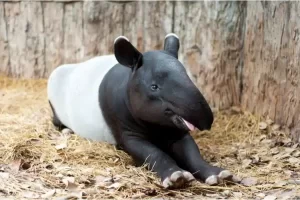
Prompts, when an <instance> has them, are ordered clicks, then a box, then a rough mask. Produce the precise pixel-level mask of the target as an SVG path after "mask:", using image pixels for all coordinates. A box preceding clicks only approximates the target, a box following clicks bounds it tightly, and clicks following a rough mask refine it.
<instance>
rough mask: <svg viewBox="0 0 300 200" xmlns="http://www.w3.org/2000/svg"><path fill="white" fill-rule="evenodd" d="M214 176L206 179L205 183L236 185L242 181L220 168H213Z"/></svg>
mask: <svg viewBox="0 0 300 200" xmlns="http://www.w3.org/2000/svg"><path fill="white" fill-rule="evenodd" d="M211 173H212V175H210V176H208V177H207V178H206V179H205V183H206V184H208V185H218V184H219V183H222V182H223V181H225V180H226V181H230V182H234V183H239V182H240V181H241V179H240V178H239V177H237V176H234V175H233V174H232V173H231V172H230V171H229V170H225V169H222V168H219V167H213V168H212V172H211Z"/></svg>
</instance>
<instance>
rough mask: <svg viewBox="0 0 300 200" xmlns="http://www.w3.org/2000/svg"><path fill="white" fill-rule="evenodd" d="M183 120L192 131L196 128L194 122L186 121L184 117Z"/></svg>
mask: <svg viewBox="0 0 300 200" xmlns="http://www.w3.org/2000/svg"><path fill="white" fill-rule="evenodd" d="M182 119H183V118H182ZM183 121H184V123H185V125H186V126H187V127H188V128H189V129H190V131H193V130H195V126H194V125H193V124H191V123H190V122H188V121H185V120H184V119H183Z"/></svg>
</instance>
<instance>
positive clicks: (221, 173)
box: [47, 33, 234, 188]
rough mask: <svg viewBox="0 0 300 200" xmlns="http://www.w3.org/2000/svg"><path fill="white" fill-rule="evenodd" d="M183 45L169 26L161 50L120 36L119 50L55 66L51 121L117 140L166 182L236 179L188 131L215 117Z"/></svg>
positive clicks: (97, 137) (51, 79)
mask: <svg viewBox="0 0 300 200" xmlns="http://www.w3.org/2000/svg"><path fill="white" fill-rule="evenodd" d="M179 46H180V44H179V39H178V36H177V35H176V34H174V33H170V34H168V35H166V37H165V40H164V49H163V50H153V51H147V52H144V53H141V52H139V51H138V50H137V49H136V48H135V47H134V46H133V45H132V44H131V43H130V41H129V40H128V39H127V38H126V37H124V36H119V37H117V38H116V39H115V41H114V54H112V55H103V56H98V57H95V58H92V59H90V60H87V61H84V62H81V63H77V64H65V65H61V66H59V67H57V68H56V69H55V70H54V71H53V72H52V73H51V75H50V77H49V79H48V86H47V92H48V100H49V103H50V107H51V109H52V112H53V124H54V125H55V126H56V127H58V128H59V130H63V129H66V128H68V129H70V130H72V131H73V132H74V133H75V134H78V135H79V136H81V137H83V138H86V139H90V140H95V141H102V142H107V143H110V144H113V145H116V146H117V147H118V148H119V149H122V150H123V151H125V152H127V153H128V154H129V155H130V156H131V157H132V158H133V159H134V161H136V163H137V164H139V165H142V164H148V166H149V168H150V169H151V170H153V171H154V172H156V173H157V175H158V176H159V177H160V178H161V181H162V185H163V186H164V187H165V188H178V187H181V186H183V185H185V184H186V183H188V182H191V181H193V180H195V179H197V180H200V181H203V182H205V183H207V184H209V185H216V184H218V183H220V181H222V180H224V179H230V180H233V179H234V176H233V175H232V174H231V172H229V171H228V170H225V169H222V168H219V167H216V166H212V165H210V164H209V163H208V162H206V161H205V160H204V159H203V158H202V156H201V155H200V151H199V149H198V146H197V144H196V143H195V141H194V140H193V138H192V136H191V135H190V134H189V132H190V131H193V130H194V129H195V128H198V129H199V130H209V129H210V128H211V126H212V123H213V120H214V117H213V113H212V111H211V109H210V107H209V105H208V103H207V101H206V100H205V98H204V97H203V95H202V94H201V92H200V91H199V89H198V88H197V87H196V86H195V85H194V83H193V82H192V81H191V79H190V78H189V76H188V74H187V71H186V69H185V67H184V66H183V64H182V63H181V62H180V61H179V60H178V50H179Z"/></svg>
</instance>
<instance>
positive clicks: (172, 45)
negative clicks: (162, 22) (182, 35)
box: [164, 33, 180, 58]
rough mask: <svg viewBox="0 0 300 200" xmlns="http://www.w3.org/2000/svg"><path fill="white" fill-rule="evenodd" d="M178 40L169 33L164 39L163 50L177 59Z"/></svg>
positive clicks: (174, 35)
mask: <svg viewBox="0 0 300 200" xmlns="http://www.w3.org/2000/svg"><path fill="white" fill-rule="evenodd" d="M179 46H180V45H179V38H178V36H177V35H176V34H174V33H169V34H168V35H166V37H165V44H164V50H165V51H167V52H169V53H171V54H172V55H173V56H174V57H175V58H178V50H179Z"/></svg>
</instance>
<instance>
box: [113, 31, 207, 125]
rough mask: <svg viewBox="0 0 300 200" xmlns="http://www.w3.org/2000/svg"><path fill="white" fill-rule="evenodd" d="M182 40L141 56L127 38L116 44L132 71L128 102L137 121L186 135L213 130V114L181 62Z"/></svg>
mask: <svg viewBox="0 0 300 200" xmlns="http://www.w3.org/2000/svg"><path fill="white" fill-rule="evenodd" d="M178 50H179V39H178V37H177V36H176V35H175V34H168V35H167V36H166V37H165V41H164V49H163V50H157V51H148V52H145V53H140V52H139V51H138V50H137V49H136V48H135V47H134V46H133V45H132V44H131V43H130V42H129V41H128V39H127V38H126V37H124V36H120V37H118V38H116V40H115V42H114V53H115V57H116V59H117V60H118V62H119V63H120V64H121V65H123V66H126V67H129V68H131V69H132V75H131V77H130V80H129V83H128V88H127V89H128V99H129V103H130V105H131V112H132V114H133V115H134V117H136V118H138V119H140V120H142V121H145V122H148V123H152V124H155V125H161V126H166V127H172V128H179V129H181V130H183V131H190V130H194V129H195V127H197V128H198V129H199V130H206V129H210V128H211V125H212V123H213V113H212V111H211V109H210V107H209V105H208V103H207V102H206V100H205V98H204V97H203V95H202V94H201V92H200V91H199V89H198V88H197V87H196V86H195V85H194V83H193V82H192V81H191V79H190V78H189V76H188V75H187V72H186V69H185V68H184V66H183V65H182V64H181V62H180V61H179V60H178Z"/></svg>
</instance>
